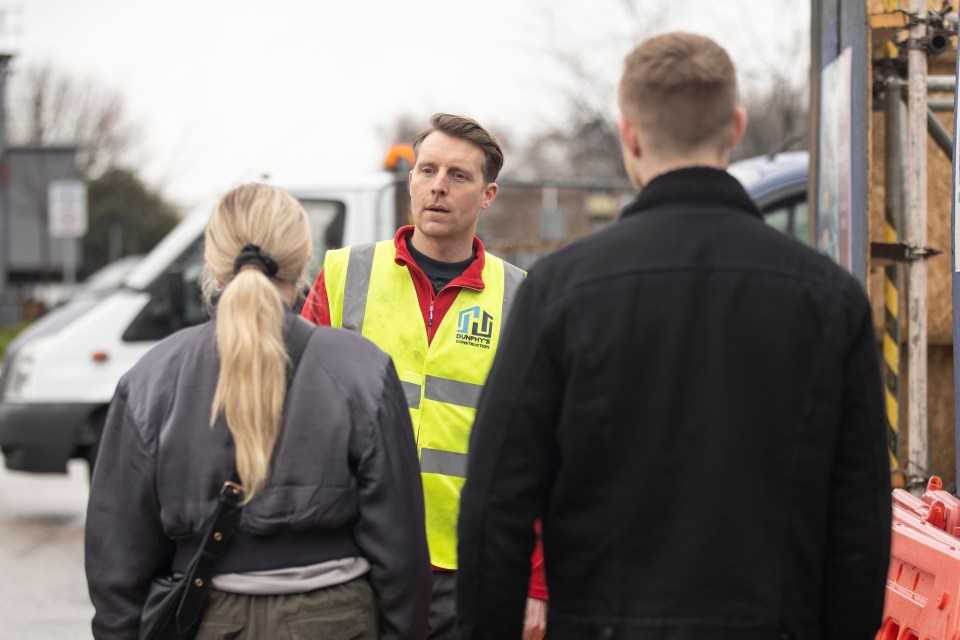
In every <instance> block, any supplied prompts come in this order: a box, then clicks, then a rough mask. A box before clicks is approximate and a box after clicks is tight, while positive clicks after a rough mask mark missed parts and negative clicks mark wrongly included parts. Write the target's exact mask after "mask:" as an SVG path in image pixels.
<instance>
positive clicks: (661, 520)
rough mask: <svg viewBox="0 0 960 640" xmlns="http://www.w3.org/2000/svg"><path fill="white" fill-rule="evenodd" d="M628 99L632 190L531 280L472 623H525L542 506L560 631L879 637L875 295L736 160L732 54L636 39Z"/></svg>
mask: <svg viewBox="0 0 960 640" xmlns="http://www.w3.org/2000/svg"><path fill="white" fill-rule="evenodd" d="M620 107H621V112H622V116H621V121H620V134H621V139H622V143H623V155H624V162H625V166H626V169H627V173H628V174H629V176H630V178H631V180H632V182H633V183H634V184H635V185H636V187H637V188H638V189H639V190H640V194H639V195H638V197H637V198H636V200H634V202H633V203H632V204H630V205H629V206H627V208H626V209H625V210H624V211H623V214H622V217H621V219H620V220H619V221H618V222H616V223H615V224H614V225H612V226H611V227H609V228H607V229H605V230H603V231H601V232H599V233H596V234H594V235H593V236H591V237H588V238H586V239H584V240H582V241H579V242H576V243H574V244H572V245H570V246H567V247H565V248H563V249H561V250H559V251H556V252H555V253H553V254H552V255H549V256H547V257H545V258H543V259H542V260H541V261H540V262H539V263H538V264H537V265H536V266H535V267H534V268H533V270H532V271H531V272H530V275H529V277H528V278H527V280H526V283H525V284H524V285H523V286H522V287H521V289H520V293H519V295H518V297H517V299H516V302H515V303H514V310H513V313H512V316H511V319H510V321H509V323H508V325H507V327H506V329H505V338H504V342H503V344H502V345H501V348H500V350H499V351H498V354H497V357H496V360H495V362H494V365H493V369H492V370H491V374H490V377H489V379H488V381H487V384H486V387H485V389H484V392H483V396H482V399H481V404H480V409H479V412H478V415H477V421H476V423H475V426H474V429H473V434H472V437H471V444H470V464H469V467H468V480H467V484H466V486H465V488H464V490H463V494H462V502H461V515H460V534H459V535H460V548H459V557H460V558H461V564H460V575H459V583H458V606H459V620H460V628H461V633H462V637H463V639H464V640H472V639H474V638H498V639H499V638H519V637H520V631H521V628H522V622H523V609H524V601H525V588H526V584H527V574H528V572H529V570H530V566H529V557H530V551H531V549H532V548H533V544H534V539H533V532H532V531H533V530H532V527H531V525H532V523H533V521H534V520H535V519H536V518H542V522H543V540H544V550H545V565H546V572H547V586H548V588H549V590H550V609H549V613H548V628H549V629H550V640H565V639H568V638H569V639H573V638H576V639H578V640H579V639H583V638H627V639H637V640H640V639H643V640H647V639H654V638H656V639H669V640H688V639H689V640H693V639H694V638H696V639H697V640H702V639H703V638H710V639H711V640H733V639H737V640H774V639H781V638H794V639H797V640H805V639H811V640H812V639H817V640H826V639H838V640H839V639H842V640H861V639H862V640H867V639H868V638H873V637H874V634H875V633H876V631H877V629H878V628H879V625H880V622H881V615H882V609H883V596H884V587H885V577H886V572H887V566H888V561H889V546H890V522H891V506H890V480H889V469H888V466H887V465H888V462H887V454H886V443H885V430H884V422H883V406H882V404H883V401H882V393H881V384H880V376H879V365H878V361H877V355H876V340H875V336H874V331H873V324H872V319H871V312H870V305H869V303H868V300H867V298H866V295H865V294H864V291H863V289H862V287H861V286H860V284H859V283H858V282H857V281H856V280H855V279H854V278H853V277H851V276H850V275H849V274H848V273H847V272H845V271H844V270H842V269H841V268H840V267H838V266H837V265H836V264H834V263H833V262H831V261H830V260H829V259H827V258H825V257H823V256H821V255H819V254H818V253H816V252H815V251H813V250H811V249H809V248H807V247H805V246H803V245H802V244H800V243H799V242H797V241H795V240H793V239H791V238H790V237H787V236H786V235H783V234H781V233H779V232H777V231H775V230H773V229H772V228H770V227H767V226H766V225H765V224H764V223H763V220H762V218H761V216H760V214H759V212H758V211H757V209H756V207H755V206H754V204H753V203H752V202H751V200H750V198H749V197H748V196H747V194H746V193H745V191H744V190H743V188H742V187H741V185H740V184H739V183H738V182H737V181H736V180H735V179H734V178H733V177H731V176H730V175H729V174H728V173H727V172H726V171H725V168H726V166H727V164H728V159H729V155H730V150H731V149H732V148H733V146H734V145H735V144H736V142H737V141H738V140H739V139H740V137H741V135H742V134H743V131H744V129H745V126H746V117H745V114H744V112H743V110H742V109H741V108H739V107H738V102H737V88H736V79H735V71H734V68H733V64H732V62H731V61H730V58H729V57H728V56H727V54H726V52H725V51H724V50H723V49H722V48H721V47H719V46H718V45H717V44H716V43H714V42H713V41H711V40H709V39H707V38H703V37H700V36H694V35H690V34H682V33H674V34H667V35H663V36H659V37H655V38H652V39H650V40H647V41H646V42H644V43H642V44H641V45H640V46H639V47H637V49H635V50H634V51H633V52H632V53H631V54H630V55H629V56H628V58H627V60H626V67H625V71H624V74H623V78H622V80H621V84H620Z"/></svg>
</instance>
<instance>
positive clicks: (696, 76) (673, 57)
mask: <svg viewBox="0 0 960 640" xmlns="http://www.w3.org/2000/svg"><path fill="white" fill-rule="evenodd" d="M737 106H738V97H737V75H736V70H735V69H734V67H733V62H732V61H731V60H730V56H728V55H727V52H726V51H725V50H724V49H723V47H721V46H720V45H718V44H717V43H716V42H714V41H713V40H711V39H710V38H706V37H704V36H698V35H694V34H691V33H668V34H665V35H661V36H656V37H653V38H650V39H648V40H645V41H644V42H642V43H641V44H640V45H639V46H638V47H637V48H636V49H634V50H633V51H632V52H631V53H630V54H629V55H628V56H627V58H626V63H625V66H624V71H623V77H622V78H621V80H620V109H621V111H622V112H623V114H624V116H626V117H627V119H628V120H630V121H631V122H633V123H634V124H635V125H636V126H637V127H639V128H640V129H641V130H643V131H644V132H645V133H646V134H647V135H648V136H649V137H650V138H649V139H650V140H651V144H653V145H654V146H655V147H657V149H658V150H660V151H665V152H680V153H683V152H688V151H692V150H694V149H699V148H702V147H704V146H708V145H716V146H718V147H721V148H722V147H725V146H728V145H729V132H730V128H731V126H732V124H733V121H734V117H735V114H736V111H737Z"/></svg>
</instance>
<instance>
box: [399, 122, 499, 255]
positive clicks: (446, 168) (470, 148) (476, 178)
mask: <svg viewBox="0 0 960 640" xmlns="http://www.w3.org/2000/svg"><path fill="white" fill-rule="evenodd" d="M409 180H410V204H411V210H412V213H413V224H414V225H415V226H416V228H417V230H418V231H419V232H420V233H422V234H423V235H425V236H427V237H429V238H431V239H432V240H434V241H439V242H443V243H446V242H451V243H461V242H462V243H466V242H470V243H472V242H473V235H474V233H475V231H476V228H477V219H478V218H479V217H480V210H481V209H486V208H487V207H489V206H490V204H491V203H492V202H493V200H494V198H496V196H497V185H496V184H495V183H493V182H491V183H487V181H486V179H485V178H484V176H483V151H481V150H480V147H478V146H477V145H475V144H473V143H472V142H470V141H468V140H464V139H462V138H455V137H453V136H450V135H447V134H446V133H443V132H441V131H434V132H433V133H431V134H430V135H428V136H427V137H426V138H425V139H424V140H423V142H421V143H420V148H419V150H418V152H417V160H416V164H414V166H413V169H411V171H410V177H409Z"/></svg>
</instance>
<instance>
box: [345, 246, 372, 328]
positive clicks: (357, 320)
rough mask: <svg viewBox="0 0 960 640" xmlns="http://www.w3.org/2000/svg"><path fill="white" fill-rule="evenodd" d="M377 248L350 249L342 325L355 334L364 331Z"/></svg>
mask: <svg viewBox="0 0 960 640" xmlns="http://www.w3.org/2000/svg"><path fill="white" fill-rule="evenodd" d="M376 247H377V245H375V244H363V245H360V246H357V247H351V248H350V257H349V259H348V260H347V279H346V283H345V284H344V287H343V289H344V291H343V317H342V319H341V322H340V324H341V326H342V327H343V328H344V329H347V330H348V331H353V332H354V333H360V331H361V330H362V329H363V314H364V312H365V311H366V309H367V290H368V289H369V288H370V272H371V271H373V252H374V250H375V249H376Z"/></svg>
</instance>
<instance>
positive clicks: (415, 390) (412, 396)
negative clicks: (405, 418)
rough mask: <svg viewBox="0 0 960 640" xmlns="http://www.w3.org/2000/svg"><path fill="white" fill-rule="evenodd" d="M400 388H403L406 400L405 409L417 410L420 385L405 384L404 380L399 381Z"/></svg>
mask: <svg viewBox="0 0 960 640" xmlns="http://www.w3.org/2000/svg"><path fill="white" fill-rule="evenodd" d="M400 386H401V387H403V395H404V396H406V398H407V407H409V408H411V409H419V408H420V385H418V384H416V383H414V382H406V381H405V380H401V381H400Z"/></svg>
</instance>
